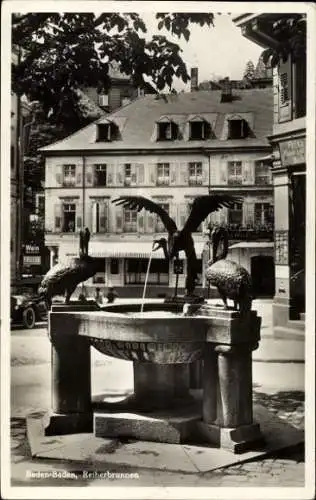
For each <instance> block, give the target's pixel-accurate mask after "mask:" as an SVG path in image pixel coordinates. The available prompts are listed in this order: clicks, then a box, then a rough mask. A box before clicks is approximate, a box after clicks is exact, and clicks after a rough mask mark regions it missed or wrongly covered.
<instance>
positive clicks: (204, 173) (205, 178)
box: [202, 162, 209, 186]
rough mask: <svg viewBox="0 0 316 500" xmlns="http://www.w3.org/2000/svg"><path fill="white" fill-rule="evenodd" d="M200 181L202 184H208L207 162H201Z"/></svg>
mask: <svg viewBox="0 0 316 500" xmlns="http://www.w3.org/2000/svg"><path fill="white" fill-rule="evenodd" d="M202 182H203V185H204V186H208V184H209V173H208V163H207V162H204V163H202Z"/></svg>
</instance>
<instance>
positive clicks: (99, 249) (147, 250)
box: [89, 241, 205, 259]
mask: <svg viewBox="0 0 316 500" xmlns="http://www.w3.org/2000/svg"><path fill="white" fill-rule="evenodd" d="M204 246H205V242H204V241H202V242H197V243H195V251H196V255H197V257H198V258H201V254H202V252H203V249H204ZM151 249H152V242H151V241H126V242H125V241H104V242H103V241H102V242H101V241H90V244H89V255H91V257H130V258H139V259H148V258H149V256H150V254H151ZM179 257H180V259H185V254H184V252H183V251H181V252H180V255H179ZM152 258H153V259H163V258H164V253H163V250H162V248H159V250H157V251H156V252H153V254H152Z"/></svg>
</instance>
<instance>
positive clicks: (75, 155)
mask: <svg viewBox="0 0 316 500" xmlns="http://www.w3.org/2000/svg"><path fill="white" fill-rule="evenodd" d="M272 105H273V96H272V89H251V90H243V91H236V92H234V93H232V92H230V91H226V93H224V94H223V92H218V91H211V92H206V91H199V92H191V93H180V94H178V95H173V94H172V95H168V96H167V95H164V96H145V97H142V98H139V99H136V100H135V101H133V102H132V103H130V104H128V105H126V106H123V107H121V108H120V109H118V110H116V111H115V112H113V113H111V114H110V115H107V116H106V117H103V118H101V119H99V120H97V121H96V122H94V123H93V124H91V125H89V126H88V127H85V128H84V129H82V130H80V131H78V132H77V133H75V134H73V135H71V136H69V137H67V138H66V139H64V140H62V141H59V142H57V143H55V144H52V145H50V146H47V147H45V148H43V150H42V151H43V153H44V154H45V158H46V181H45V225H46V235H45V242H46V245H47V246H48V247H49V249H50V252H51V264H53V263H54V262H55V261H56V260H57V259H59V260H64V259H65V258H67V257H72V256H75V255H78V251H79V236H78V233H79V231H80V229H82V228H84V227H89V229H90V232H91V240H90V251H89V253H90V255H92V256H94V257H96V258H99V259H100V272H99V273H97V275H96V276H95V277H94V279H92V280H90V283H87V285H88V286H91V287H95V286H99V287H100V286H101V288H102V287H103V286H106V287H107V286H109V285H112V286H115V287H116V288H117V289H118V291H119V293H121V294H122V295H123V296H133V295H134V296H137V295H138V296H139V295H140V294H141V293H142V289H143V284H144V280H145V275H146V270H147V264H148V259H149V258H150V254H151V247H152V242H153V239H154V238H159V237H161V236H162V235H165V228H164V227H163V225H162V223H161V221H160V220H159V219H158V218H157V217H156V216H155V215H153V214H151V213H148V212H145V211H141V212H139V213H137V211H136V210H125V209H123V208H122V207H121V206H116V205H114V204H112V203H111V201H112V200H113V199H114V198H116V197H118V196H122V195H143V196H146V197H149V198H151V199H152V200H154V201H155V202H157V203H159V204H161V205H162V206H163V207H164V208H165V209H166V210H167V211H168V212H169V214H170V215H171V216H172V217H173V218H174V219H175V220H176V223H177V225H178V226H179V227H180V228H181V227H182V226H183V225H184V223H185V221H186V218H187V216H188V213H189V209H190V205H191V203H192V202H193V200H194V198H195V197H196V196H198V195H203V194H208V193H209V192H212V193H227V192H230V193H232V194H236V195H238V196H239V197H241V202H240V203H236V205H235V206H234V208H233V209H231V210H227V209H223V210H221V211H219V212H216V213H214V214H212V215H211V216H210V217H209V218H208V220H207V221H205V222H204V223H203V224H201V226H200V228H199V230H198V231H197V232H196V233H194V235H193V237H194V240H195V247H196V252H197V257H198V259H199V262H200V276H199V286H200V287H205V286H206V282H205V277H204V273H203V267H204V266H203V263H204V262H205V260H207V259H208V257H209V251H208V246H207V241H208V224H209V222H211V223H214V222H215V221H217V222H220V223H223V224H227V225H228V226H229V229H230V234H231V240H233V241H231V247H232V248H231V252H232V255H233V257H234V259H235V260H238V261H239V262H241V263H242V264H243V265H245V266H246V267H247V268H248V269H249V271H251V272H252V273H253V274H255V281H256V283H257V284H258V286H259V288H260V286H261V287H263V288H264V286H266V287H267V286H268V287H269V286H270V287H271V284H270V285H269V284H267V283H266V282H265V281H264V279H263V278H262V272H261V270H262V265H265V266H269V267H270V268H271V267H272V270H273V256H272V252H273V248H271V247H273V243H272V234H273V233H272V227H271V218H272V217H273V215H272V210H273V196H272V189H273V188H272V184H271V172H270V169H269V165H268V163H267V160H266V158H269V154H270V153H271V146H270V145H269V142H268V140H267V139H266V136H267V135H269V134H270V133H271V131H272V112H273V109H272ZM258 240H261V241H258ZM180 258H181V259H182V260H183V264H184V269H183V271H184V272H183V273H182V274H180V275H176V274H175V271H176V270H175V269H174V267H173V263H170V265H169V264H168V263H166V261H165V260H164V258H163V253H162V251H160V250H159V251H158V252H156V253H154V254H153V259H152V262H151V268H150V273H149V278H148V283H149V285H150V286H149V288H148V294H149V295H152V296H157V295H160V294H163V293H166V291H168V290H169V292H170V288H171V289H173V287H174V286H175V283H176V279H177V276H178V280H179V281H178V285H179V289H180V290H181V289H182V290H183V287H184V274H185V267H186V263H185V259H184V255H183V253H182V252H181V254H180ZM265 276H266V274H265ZM120 288H122V290H121V291H120ZM123 289H124V290H123Z"/></svg>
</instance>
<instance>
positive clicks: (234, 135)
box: [227, 118, 249, 139]
mask: <svg viewBox="0 0 316 500" xmlns="http://www.w3.org/2000/svg"><path fill="white" fill-rule="evenodd" d="M248 131H249V129H248V124H247V122H246V120H243V119H241V118H233V119H231V120H228V137H227V139H245V138H246V137H248Z"/></svg>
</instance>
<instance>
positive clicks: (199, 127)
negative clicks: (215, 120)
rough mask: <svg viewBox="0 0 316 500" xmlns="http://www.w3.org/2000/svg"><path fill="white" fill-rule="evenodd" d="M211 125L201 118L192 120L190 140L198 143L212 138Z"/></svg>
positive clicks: (190, 123)
mask: <svg viewBox="0 0 316 500" xmlns="http://www.w3.org/2000/svg"><path fill="white" fill-rule="evenodd" d="M210 132H211V127H210V124H209V123H208V122H207V121H206V120H204V119H203V118H200V117H199V116H197V117H195V118H192V119H191V120H190V122H189V139H190V140H191V141H198V140H203V139H208V138H209V137H210Z"/></svg>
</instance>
